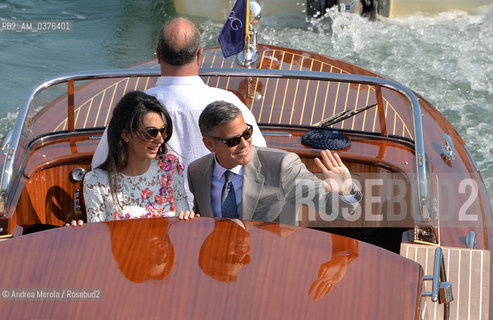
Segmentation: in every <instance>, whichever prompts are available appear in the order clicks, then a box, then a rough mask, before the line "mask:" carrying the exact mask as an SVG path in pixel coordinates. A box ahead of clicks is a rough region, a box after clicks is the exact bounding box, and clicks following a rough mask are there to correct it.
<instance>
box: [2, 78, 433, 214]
mask: <svg viewBox="0 0 493 320" xmlns="http://www.w3.org/2000/svg"><path fill="white" fill-rule="evenodd" d="M160 73H161V71H160V69H158V68H130V69H114V70H103V71H86V72H78V73H69V74H65V75H61V76H57V77H54V78H52V79H49V80H46V81H43V82H41V83H39V84H37V85H36V86H34V87H33V88H32V89H31V91H30V92H29V93H28V94H27V96H26V98H25V99H24V101H23V103H22V106H21V108H20V111H19V115H18V118H17V121H16V123H15V126H14V128H13V130H12V134H11V137H10V141H9V143H8V145H6V146H4V150H3V152H4V154H5V155H6V157H5V163H4V167H3V170H2V175H1V185H0V186H1V189H0V195H1V198H2V199H0V200H3V201H4V202H5V201H7V200H8V198H9V194H8V193H9V187H11V184H12V180H13V178H14V177H18V174H19V172H16V168H14V160H15V157H16V155H17V152H18V150H17V149H18V145H19V142H20V138H21V134H22V130H23V127H24V123H25V121H26V119H27V116H28V114H29V112H30V108H31V104H32V102H33V100H34V98H35V97H36V96H37V95H38V94H39V93H40V92H41V91H43V90H45V89H47V88H49V87H52V86H54V85H58V84H61V83H65V82H68V81H71V80H72V81H81V80H97V79H111V78H121V77H146V76H152V77H155V76H160ZM200 76H212V77H216V76H217V77H225V76H229V77H252V78H253V77H256V78H278V79H283V78H285V79H288V78H291V79H293V78H294V79H303V80H321V81H338V82H347V83H359V84H366V85H373V86H382V87H385V88H388V89H391V90H394V91H397V92H399V93H400V94H402V95H403V96H405V97H406V98H407V99H408V101H409V103H410V105H411V108H412V113H413V125H414V147H415V157H416V169H417V172H416V173H417V183H418V185H417V189H418V190H417V192H418V199H419V208H420V214H421V218H422V220H423V221H422V222H430V221H431V217H430V214H429V213H430V212H432V211H431V194H430V192H431V185H430V179H429V164H428V159H427V157H426V152H425V146H424V137H423V123H422V114H421V106H420V103H419V100H418V98H417V97H416V95H415V94H414V93H413V92H412V90H410V89H409V88H407V87H405V86H404V85H402V84H400V83H397V82H395V81H392V80H389V79H384V78H379V77H373V76H365V75H355V74H340V73H328V72H315V71H291V70H266V69H247V68H238V69H216V68H202V69H201V70H200ZM4 204H5V203H4Z"/></svg>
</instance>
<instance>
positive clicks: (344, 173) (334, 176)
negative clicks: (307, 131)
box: [315, 150, 353, 195]
mask: <svg viewBox="0 0 493 320" xmlns="http://www.w3.org/2000/svg"><path fill="white" fill-rule="evenodd" d="M320 156H321V158H322V160H320V159H319V158H315V163H316V165H317V166H318V168H319V169H320V170H322V173H323V175H324V181H323V184H324V188H325V191H327V192H336V193H339V194H342V195H348V194H350V193H351V191H352V190H353V180H352V179H351V174H350V173H349V170H348V168H347V167H346V166H345V165H344V163H342V160H341V158H340V157H339V155H338V154H337V153H335V152H334V153H331V152H330V151H329V150H322V151H321V152H320Z"/></svg>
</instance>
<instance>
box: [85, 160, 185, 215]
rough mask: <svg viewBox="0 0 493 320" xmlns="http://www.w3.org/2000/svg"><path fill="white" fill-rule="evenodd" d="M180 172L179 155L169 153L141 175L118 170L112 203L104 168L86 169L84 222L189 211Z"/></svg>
mask: <svg viewBox="0 0 493 320" xmlns="http://www.w3.org/2000/svg"><path fill="white" fill-rule="evenodd" d="M183 172H184V166H183V164H182V163H181V162H180V160H179V158H178V157H177V156H175V155H173V154H170V153H168V154H164V155H160V156H158V157H156V159H153V160H152V161H151V165H150V166H149V169H148V170H147V172H145V173H144V174H142V175H140V176H127V175H125V174H123V173H118V174H117V183H116V189H117V191H116V197H117V199H118V203H114V202H113V196H112V195H111V192H110V187H109V181H108V173H107V172H106V170H103V169H99V168H98V169H95V170H92V171H89V172H88V173H87V174H86V176H85V177H84V202H85V205H86V212H87V222H99V221H110V220H120V219H132V218H149V217H173V216H177V215H178V212H180V211H181V210H183V211H185V210H189V205H188V202H187V196H186V192H185V187H184V178H183Z"/></svg>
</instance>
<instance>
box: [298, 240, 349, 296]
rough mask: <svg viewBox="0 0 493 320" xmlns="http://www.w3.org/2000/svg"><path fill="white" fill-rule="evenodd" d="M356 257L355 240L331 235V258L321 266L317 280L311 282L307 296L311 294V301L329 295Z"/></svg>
mask: <svg viewBox="0 0 493 320" xmlns="http://www.w3.org/2000/svg"><path fill="white" fill-rule="evenodd" d="M357 257H358V242H357V241H356V240H353V239H350V238H345V237H340V236H337V235H332V258H331V259H330V260H329V261H328V262H326V263H324V264H322V265H321V266H320V268H319V270H318V278H317V279H316V280H315V281H314V282H313V284H312V286H311V287H310V290H309V291H308V294H309V295H311V294H312V293H313V300H319V299H321V298H322V297H323V296H325V295H327V294H329V293H330V292H331V291H332V289H333V288H334V286H335V285H336V284H337V283H338V282H339V281H341V280H342V278H344V275H345V274H346V271H347V267H348V265H349V263H350V262H351V261H353V260H354V259H356V258H357Z"/></svg>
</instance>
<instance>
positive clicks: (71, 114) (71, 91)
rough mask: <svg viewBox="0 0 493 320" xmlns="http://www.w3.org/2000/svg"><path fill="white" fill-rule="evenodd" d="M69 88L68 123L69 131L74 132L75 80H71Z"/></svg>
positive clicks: (68, 84)
mask: <svg viewBox="0 0 493 320" xmlns="http://www.w3.org/2000/svg"><path fill="white" fill-rule="evenodd" d="M67 87H68V88H67V90H68V92H67V93H68V95H67V124H68V131H69V132H73V131H74V126H75V124H74V118H75V117H74V100H75V99H74V80H70V81H69V82H68V83H67Z"/></svg>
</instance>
